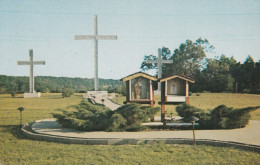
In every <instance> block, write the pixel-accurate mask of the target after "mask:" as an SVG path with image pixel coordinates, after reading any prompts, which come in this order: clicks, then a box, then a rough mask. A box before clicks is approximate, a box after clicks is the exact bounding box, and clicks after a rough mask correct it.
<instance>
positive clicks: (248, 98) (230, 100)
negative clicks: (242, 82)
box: [113, 93, 260, 120]
mask: <svg viewBox="0 0 260 165" xmlns="http://www.w3.org/2000/svg"><path fill="white" fill-rule="evenodd" d="M125 99H126V98H125V96H121V95H119V96H118V98H117V97H116V98H114V99H113V100H114V101H115V102H118V103H119V104H123V102H124V101H125ZM160 100H161V98H160V96H158V95H155V106H158V107H160V105H159V104H158V101H160ZM190 104H191V105H193V106H195V107H198V108H201V109H205V110H210V109H213V108H215V107H216V106H218V105H221V104H225V105H226V106H229V107H234V108H244V107H250V106H252V107H253V106H259V105H260V95H252V94H233V93H198V96H197V94H196V93H193V94H192V96H190ZM175 108H176V105H166V113H167V114H168V115H169V114H170V113H173V115H177V113H176V111H175ZM157 115H158V116H160V113H158V114H157ZM251 119H252V120H260V109H258V110H256V111H254V112H252V113H251Z"/></svg>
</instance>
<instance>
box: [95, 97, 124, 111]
mask: <svg viewBox="0 0 260 165" xmlns="http://www.w3.org/2000/svg"><path fill="white" fill-rule="evenodd" d="M102 99H103V100H104V101H103V102H102V101H101V100H102ZM95 102H96V103H99V104H104V105H105V106H106V107H108V108H109V109H111V110H112V111H114V110H116V109H117V108H119V107H120V106H121V105H119V104H116V103H114V102H112V101H111V100H110V99H108V98H95Z"/></svg>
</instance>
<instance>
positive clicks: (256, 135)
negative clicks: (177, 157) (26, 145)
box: [32, 119, 260, 146]
mask: <svg viewBox="0 0 260 165" xmlns="http://www.w3.org/2000/svg"><path fill="white" fill-rule="evenodd" d="M32 129H33V131H35V132H37V133H41V134H49V135H58V136H67V137H78V138H94V139H110V138H122V139H123V138H127V139H142V138H146V139H150V138H151V139H154V138H193V134H192V131H191V130H183V131H147V132H102V131H99V132H82V131H76V130H74V129H68V128H62V127H61V126H60V125H59V124H58V123H57V122H56V121H55V119H45V120H39V121H36V122H35V123H34V124H33V125H32ZM196 139H211V140H221V141H233V142H239V143H245V144H253V145H259V146H260V121H256V120H250V122H249V125H248V126H247V127H245V128H240V129H230V130H197V131H196Z"/></svg>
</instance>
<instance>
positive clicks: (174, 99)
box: [167, 95, 186, 102]
mask: <svg viewBox="0 0 260 165" xmlns="http://www.w3.org/2000/svg"><path fill="white" fill-rule="evenodd" d="M167 102H186V97H185V96H171V95H168V96H167Z"/></svg>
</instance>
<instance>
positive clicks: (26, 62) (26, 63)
mask: <svg viewBox="0 0 260 165" xmlns="http://www.w3.org/2000/svg"><path fill="white" fill-rule="evenodd" d="M17 65H31V62H30V61H17ZM33 65H45V61H33Z"/></svg>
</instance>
